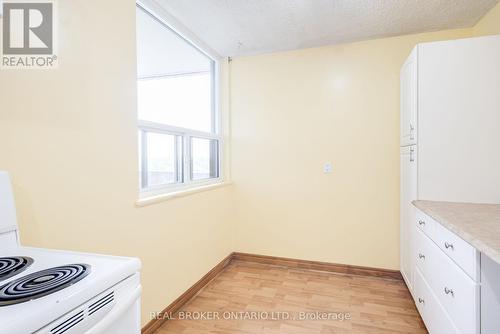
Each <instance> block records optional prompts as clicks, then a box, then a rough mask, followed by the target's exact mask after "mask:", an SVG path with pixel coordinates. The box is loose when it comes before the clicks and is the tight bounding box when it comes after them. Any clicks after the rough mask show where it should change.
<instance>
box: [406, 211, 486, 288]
mask: <svg viewBox="0 0 500 334" xmlns="http://www.w3.org/2000/svg"><path fill="white" fill-rule="evenodd" d="M415 226H417V228H418V229H419V230H420V231H422V232H423V233H424V234H425V235H426V236H428V237H429V238H430V239H431V240H432V241H433V242H434V243H435V244H436V245H438V246H439V248H441V249H442V250H443V251H444V253H445V254H446V255H448V256H449V257H450V258H451V259H452V260H453V261H455V262H456V263H457V264H458V265H459V266H460V268H462V269H463V270H464V271H465V272H466V273H467V275H469V276H470V277H471V278H472V279H473V280H474V281H476V282H479V252H478V251H477V250H476V249H475V248H474V247H472V246H471V245H470V244H469V243H467V242H466V241H465V240H463V239H462V238H460V237H459V236H457V235H456V234H455V233H453V232H451V231H450V230H448V229H446V228H445V227H444V226H443V225H441V224H440V223H438V222H437V221H436V220H434V219H433V218H431V217H429V216H428V215H426V214H425V213H423V212H422V211H420V210H418V209H417V210H416V213H415Z"/></svg>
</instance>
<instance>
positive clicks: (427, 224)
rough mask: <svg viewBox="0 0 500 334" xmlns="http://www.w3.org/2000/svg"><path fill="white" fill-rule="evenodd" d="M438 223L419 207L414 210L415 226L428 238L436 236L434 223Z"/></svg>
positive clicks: (433, 238)
mask: <svg viewBox="0 0 500 334" xmlns="http://www.w3.org/2000/svg"><path fill="white" fill-rule="evenodd" d="M437 224H438V223H437V222H436V221H435V220H434V219H432V218H431V217H429V216H427V215H426V214H425V213H423V212H422V211H420V210H419V209H416V210H415V226H416V227H417V228H418V229H419V230H420V231H422V232H423V233H425V235H427V236H428V237H429V238H431V239H432V240H435V238H436V234H437V232H436V225H437Z"/></svg>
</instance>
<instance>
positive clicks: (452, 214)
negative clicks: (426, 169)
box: [413, 201, 500, 263]
mask: <svg viewBox="0 0 500 334" xmlns="http://www.w3.org/2000/svg"><path fill="white" fill-rule="evenodd" d="M413 205H415V206H416V207H417V208H419V209H420V210H422V211H423V212H424V213H426V214H427V215H429V216H430V217H432V218H434V219H435V220H436V221H438V222H439V223H441V225H443V226H444V227H446V228H447V229H449V230H450V231H452V232H454V233H455V234H457V235H458V236H460V237H461V238H462V239H464V240H465V241H467V242H468V243H470V244H471V245H472V246H474V247H475V248H476V249H477V250H479V251H480V252H481V253H483V254H485V255H487V256H488V257H490V258H491V259H492V260H494V261H496V262H497V263H500V204H472V203H452V202H434V201H413Z"/></svg>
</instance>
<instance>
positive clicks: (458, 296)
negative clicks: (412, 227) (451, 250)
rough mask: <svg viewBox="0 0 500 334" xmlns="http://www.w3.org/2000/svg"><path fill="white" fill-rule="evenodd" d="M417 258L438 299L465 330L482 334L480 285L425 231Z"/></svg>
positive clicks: (418, 241)
mask: <svg viewBox="0 0 500 334" xmlns="http://www.w3.org/2000/svg"><path fill="white" fill-rule="evenodd" d="M415 234H416V236H415V261H416V264H417V268H418V269H419V270H420V273H421V274H422V275H423V277H424V278H425V280H426V282H427V284H428V285H429V287H430V289H431V290H432V292H433V293H434V295H435V296H436V298H437V300H438V301H439V302H440V304H441V305H442V306H443V308H444V309H445V310H446V312H447V313H448V314H449V316H450V319H451V320H452V321H453V323H454V324H455V326H456V327H457V328H458V329H459V331H460V332H461V333H467V334H469V333H470V334H475V333H479V285H478V284H477V283H476V282H474V281H473V280H472V279H471V278H470V277H469V276H468V275H467V274H466V273H465V272H464V271H463V270H462V269H460V268H459V267H458V266H457V264H456V263H455V262H454V261H453V260H451V259H450V258H449V257H448V256H447V255H446V254H445V253H444V252H443V251H442V250H441V249H440V248H439V247H438V246H437V245H436V244H435V243H434V242H432V241H431V240H430V239H429V238H428V237H427V236H426V235H424V234H423V233H422V232H421V231H417V232H416V233H415Z"/></svg>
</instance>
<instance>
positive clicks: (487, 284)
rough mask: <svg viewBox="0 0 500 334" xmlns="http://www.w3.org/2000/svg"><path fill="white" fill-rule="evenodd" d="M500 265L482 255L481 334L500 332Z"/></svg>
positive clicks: (496, 333)
mask: <svg viewBox="0 0 500 334" xmlns="http://www.w3.org/2000/svg"><path fill="white" fill-rule="evenodd" d="M499 282H500V264H498V263H497V262H495V261H493V260H491V259H490V258H489V257H487V256H486V255H484V254H481V334H498V333H499V332H500V284H499Z"/></svg>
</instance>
